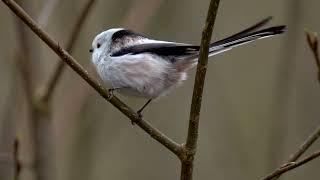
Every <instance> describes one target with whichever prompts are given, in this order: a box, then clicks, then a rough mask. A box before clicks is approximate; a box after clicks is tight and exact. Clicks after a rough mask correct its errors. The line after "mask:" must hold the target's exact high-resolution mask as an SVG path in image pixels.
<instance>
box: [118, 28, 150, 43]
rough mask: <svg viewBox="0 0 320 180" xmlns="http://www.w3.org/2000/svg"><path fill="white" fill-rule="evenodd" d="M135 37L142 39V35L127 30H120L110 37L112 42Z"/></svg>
mask: <svg viewBox="0 0 320 180" xmlns="http://www.w3.org/2000/svg"><path fill="white" fill-rule="evenodd" d="M136 36H140V37H144V36H143V35H142V34H139V33H136V32H133V31H131V30H127V29H122V30H119V31H117V32H115V33H114V34H113V35H112V40H113V41H115V40H117V39H122V38H124V37H136Z"/></svg>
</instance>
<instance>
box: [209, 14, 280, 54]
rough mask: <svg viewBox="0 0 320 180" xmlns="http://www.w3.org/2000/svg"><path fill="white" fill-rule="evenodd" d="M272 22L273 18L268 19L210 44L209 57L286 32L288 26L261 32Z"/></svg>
mask: <svg viewBox="0 0 320 180" xmlns="http://www.w3.org/2000/svg"><path fill="white" fill-rule="evenodd" d="M270 20H271V17H268V18H266V19H264V20H262V21H260V22H258V23H257V24H255V25H253V26H251V27H249V28H247V29H245V30H243V31H241V32H239V33H237V34H234V35H232V36H229V37H227V38H225V39H222V40H219V41H217V42H214V43H212V44H210V48H209V56H213V55H216V54H219V53H222V52H224V51H228V50H230V49H232V48H234V47H237V46H240V45H243V44H246V43H250V42H252V41H255V40H258V39H263V38H267V37H270V36H274V35H277V34H281V33H283V32H285V30H286V26H274V27H269V28H265V29H262V30H259V29H260V28H261V27H263V26H264V25H265V24H267V23H268V22H269V21H270Z"/></svg>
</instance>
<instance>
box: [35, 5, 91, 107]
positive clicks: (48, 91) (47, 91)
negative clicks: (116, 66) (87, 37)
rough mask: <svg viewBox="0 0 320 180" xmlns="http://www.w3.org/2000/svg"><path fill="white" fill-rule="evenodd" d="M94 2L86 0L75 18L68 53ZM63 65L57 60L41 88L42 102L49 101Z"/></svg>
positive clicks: (70, 51)
mask: <svg viewBox="0 0 320 180" xmlns="http://www.w3.org/2000/svg"><path fill="white" fill-rule="evenodd" d="M94 3H95V0H88V1H87V3H86V4H85V6H84V8H83V10H82V12H81V14H80V16H79V18H78V19H77V22H76V23H75V25H74V26H73V30H72V33H71V38H70V40H69V41H68V44H67V48H66V51H67V52H69V53H70V54H71V53H72V51H73V47H74V45H75V42H76V40H77V38H78V37H79V34H80V31H81V29H82V26H83V24H84V22H85V20H86V19H87V17H88V15H89V13H90V10H91V9H92V7H93V5H94ZM64 67H65V64H64V63H63V61H58V64H57V65H56V67H55V68H54V71H53V74H52V76H50V78H49V80H48V82H47V84H46V85H45V86H44V87H43V89H42V90H43V91H42V93H43V94H42V97H41V100H42V101H43V102H49V101H50V99H51V97H52V94H53V92H54V90H55V87H56V86H57V84H58V82H59V79H61V75H62V72H63V69H64Z"/></svg>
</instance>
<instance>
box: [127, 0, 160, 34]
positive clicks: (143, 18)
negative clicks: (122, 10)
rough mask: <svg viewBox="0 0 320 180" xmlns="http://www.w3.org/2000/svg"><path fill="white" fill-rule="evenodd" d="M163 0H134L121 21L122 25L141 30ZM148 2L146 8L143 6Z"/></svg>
mask: <svg viewBox="0 0 320 180" xmlns="http://www.w3.org/2000/svg"><path fill="white" fill-rule="evenodd" d="M162 2H163V0H136V1H134V2H133V5H132V6H131V7H130V9H129V11H128V12H127V15H126V16H125V18H124V19H123V21H122V23H121V24H122V25H123V26H124V27H128V28H129V29H134V30H135V31H138V32H141V31H143V29H144V27H145V26H146V24H147V23H148V22H149V21H150V18H151V17H152V16H153V15H154V14H155V13H156V12H157V9H158V8H159V7H160V5H161V3H162ZM145 4H148V8H146V7H145Z"/></svg>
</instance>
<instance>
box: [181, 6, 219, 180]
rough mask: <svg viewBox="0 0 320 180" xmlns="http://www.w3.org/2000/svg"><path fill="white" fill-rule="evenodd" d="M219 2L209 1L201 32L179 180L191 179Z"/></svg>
mask: <svg viewBox="0 0 320 180" xmlns="http://www.w3.org/2000/svg"><path fill="white" fill-rule="evenodd" d="M219 2H220V0H211V2H210V6H209V10H208V14H207V19H206V23H205V27H204V29H203V31H202V39H201V46H200V54H199V59H198V65H197V72H196V77H195V83H194V87H193V96H192V104H191V110H190V118H189V128H188V136H187V142H186V144H185V145H184V146H183V150H184V153H185V157H184V158H183V159H182V160H181V161H182V166H181V178H180V179H181V180H191V179H192V174H193V161H194V156H195V153H196V149H197V139H198V128H199V120H200V109H201V100H202V92H203V87H204V82H205V76H206V71H207V64H208V54H209V44H210V40H211V36H212V31H213V27H214V22H215V19H216V15H217V12H218V7H219Z"/></svg>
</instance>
